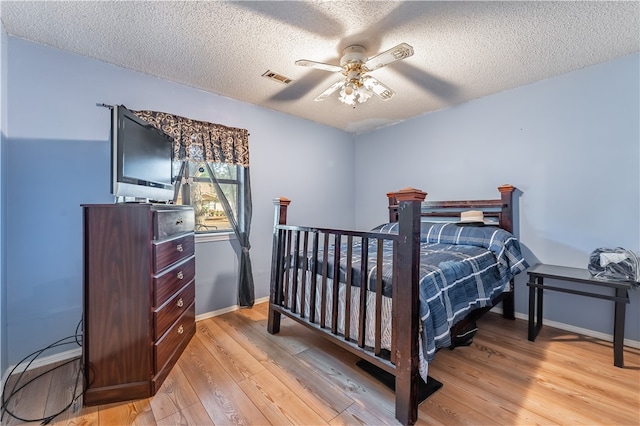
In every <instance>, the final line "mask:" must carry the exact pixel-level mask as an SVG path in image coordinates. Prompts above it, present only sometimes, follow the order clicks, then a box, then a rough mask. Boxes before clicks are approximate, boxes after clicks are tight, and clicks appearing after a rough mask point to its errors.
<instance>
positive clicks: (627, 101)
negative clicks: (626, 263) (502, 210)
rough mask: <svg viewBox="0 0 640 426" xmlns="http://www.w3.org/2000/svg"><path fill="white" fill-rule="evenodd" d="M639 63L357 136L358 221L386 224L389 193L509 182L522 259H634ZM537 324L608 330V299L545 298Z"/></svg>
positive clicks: (472, 189) (628, 61)
mask: <svg viewBox="0 0 640 426" xmlns="http://www.w3.org/2000/svg"><path fill="white" fill-rule="evenodd" d="M639 62H640V55H639V54H633V55H630V56H626V57H622V58H619V59H617V60H614V61H611V62H608V63H605V64H600V65H596V66H592V67H589V68H586V69H582V70H579V71H575V72H572V73H569V74H565V75H563V76H560V77H557V78H552V79H548V80H545V81H541V82H538V83H535V84H531V85H528V86H524V87H520V88H517V89H514V90H510V91H507V92H503V93H499V94H496V95H493V96H488V97H485V98H482V99H478V100H475V101H472V102H469V103H466V104H463V105H460V106H457V107H453V108H449V109H446V110H443V111H439V112H435V113H432V114H428V115H424V116H421V117H418V118H415V119H412V120H408V121H406V122H404V123H400V124H398V125H395V126H391V127H387V128H384V129H381V130H378V131H376V132H372V133H369V134H364V135H360V136H358V137H357V138H356V163H355V165H356V166H355V171H356V173H355V177H356V181H355V182H356V183H355V194H356V206H357V207H356V218H357V220H356V225H357V226H358V227H372V226H375V225H377V224H379V223H382V222H385V221H386V220H387V217H386V210H385V207H386V197H385V196H384V193H385V192H387V191H393V190H397V189H400V188H403V187H406V186H412V187H416V188H419V189H422V190H423V191H426V192H428V193H429V195H428V197H427V198H428V199H432V200H450V199H472V198H476V199H483V198H497V196H498V192H497V189H496V188H497V187H498V186H499V185H501V184H504V183H509V184H512V185H515V186H516V187H517V188H518V189H519V191H521V192H520V194H519V196H518V200H517V204H518V209H519V215H518V217H517V221H516V228H517V229H518V232H519V237H520V240H521V242H522V245H523V246H524V250H525V253H526V257H527V259H528V260H529V261H530V263H531V264H534V263H536V262H543V263H549V264H558V265H566V266H573V267H582V268H584V267H586V266H587V264H588V256H589V254H590V253H591V252H592V251H593V250H594V249H596V248H598V247H617V246H622V247H626V248H628V249H631V250H634V251H635V252H636V253H640V134H639V132H640V87H639V85H640V78H639V76H640V70H639V68H640V67H639ZM496 78H499V76H496ZM525 282H526V277H524V276H521V277H519V280H518V281H517V282H516V284H517V295H516V310H517V311H518V312H520V313H526V312H527V294H528V293H527V288H526V284H525ZM630 296H631V304H630V305H627V315H626V319H627V325H626V333H625V336H626V337H627V338H629V339H633V340H635V341H640V290H635V291H631V292H630ZM545 318H549V319H551V320H553V321H558V322H561V323H565V324H569V325H572V326H574V327H580V328H585V329H589V330H595V331H598V332H601V333H607V334H612V327H613V303H610V302H605V301H599V300H595V299H591V298H584V297H580V296H573V295H567V294H561V293H548V294H547V295H546V296H545Z"/></svg>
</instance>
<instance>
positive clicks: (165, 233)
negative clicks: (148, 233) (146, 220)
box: [153, 206, 195, 240]
mask: <svg viewBox="0 0 640 426" xmlns="http://www.w3.org/2000/svg"><path fill="white" fill-rule="evenodd" d="M153 213H154V220H153V234H154V239H156V240H164V239H165V238H170V237H172V236H174V235H178V234H183V233H185V232H193V230H194V228H195V216H194V213H193V208H191V207H184V208H179V207H176V206H173V207H171V208H166V209H163V208H160V209H158V210H154V212H153Z"/></svg>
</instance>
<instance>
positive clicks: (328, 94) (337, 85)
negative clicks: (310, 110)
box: [314, 80, 345, 102]
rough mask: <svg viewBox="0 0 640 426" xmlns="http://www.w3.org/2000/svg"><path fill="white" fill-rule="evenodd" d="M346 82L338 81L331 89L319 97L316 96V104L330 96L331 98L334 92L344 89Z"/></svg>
mask: <svg viewBox="0 0 640 426" xmlns="http://www.w3.org/2000/svg"><path fill="white" fill-rule="evenodd" d="M344 82H345V80H340V81H336V82H335V83H333V84H332V85H331V86H329V88H328V89H327V90H325V91H324V92H322V93H320V94H319V95H318V96H316V98H315V99H314V101H316V102H320V101H324V100H325V99H327V98H328V97H329V96H331V94H332V93H333V92H335V91H336V90H338V89H340V88H342V86H344Z"/></svg>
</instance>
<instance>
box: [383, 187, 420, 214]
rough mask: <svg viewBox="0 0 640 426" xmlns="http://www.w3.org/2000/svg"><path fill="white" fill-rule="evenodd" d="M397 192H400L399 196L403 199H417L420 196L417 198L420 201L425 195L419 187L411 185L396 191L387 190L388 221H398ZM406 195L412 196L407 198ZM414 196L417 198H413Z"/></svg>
mask: <svg viewBox="0 0 640 426" xmlns="http://www.w3.org/2000/svg"><path fill="white" fill-rule="evenodd" d="M398 194H400V197H401V198H403V201H411V200H413V199H418V198H420V197H422V198H420V199H419V201H420V202H422V201H424V199H425V197H426V196H427V193H426V192H423V191H421V190H419V189H415V188H411V187H407V188H403V189H401V190H399V191H397V192H388V193H387V198H388V199H389V222H397V221H398V203H399V199H398ZM407 197H409V198H411V197H414V198H411V199H407ZM415 197H418V198H415Z"/></svg>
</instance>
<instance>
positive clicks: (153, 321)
mask: <svg viewBox="0 0 640 426" xmlns="http://www.w3.org/2000/svg"><path fill="white" fill-rule="evenodd" d="M82 208H83V239H84V241H83V245H84V252H83V261H84V264H83V268H84V271H83V276H84V286H83V293H84V294H83V301H84V312H83V345H82V356H83V362H84V374H85V394H84V404H85V405H96V404H105V403H111V402H117V401H125V400H132V399H140V398H148V397H150V396H153V395H155V393H156V392H157V390H158V388H159V387H160V385H162V382H163V381H164V380H165V378H166V377H167V374H169V371H171V368H172V367H173V365H174V364H175V362H176V361H177V359H178V358H179V356H180V354H181V353H182V351H183V350H184V348H185V346H186V345H187V343H189V340H190V339H191V337H192V336H193V335H194V334H195V303H194V301H195V254H194V253H195V240H194V214H193V208H192V207H189V206H174V205H155V204H144V203H123V204H91V205H89V204H87V205H83V206H82Z"/></svg>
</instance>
